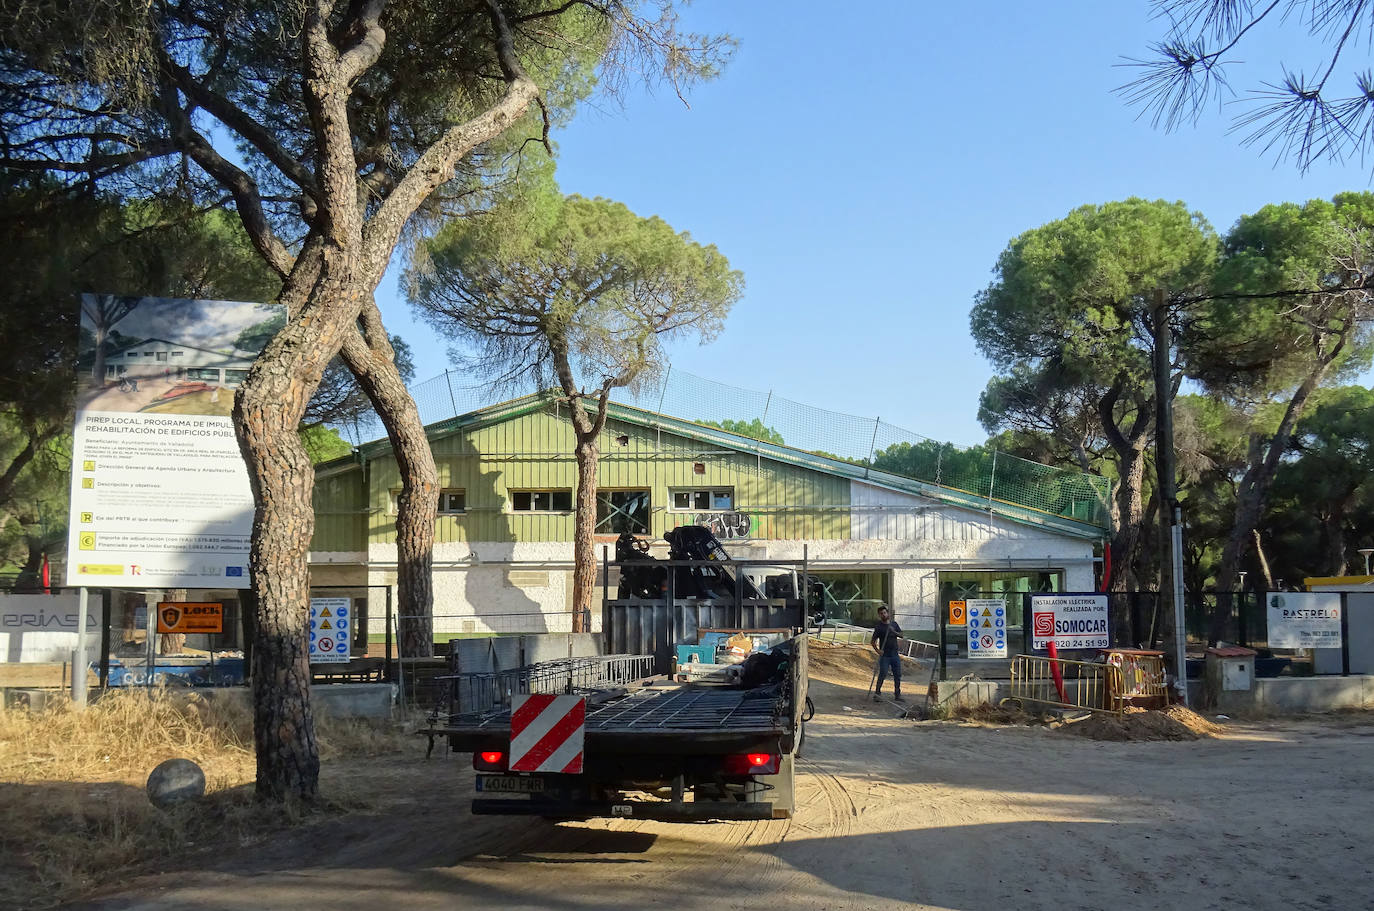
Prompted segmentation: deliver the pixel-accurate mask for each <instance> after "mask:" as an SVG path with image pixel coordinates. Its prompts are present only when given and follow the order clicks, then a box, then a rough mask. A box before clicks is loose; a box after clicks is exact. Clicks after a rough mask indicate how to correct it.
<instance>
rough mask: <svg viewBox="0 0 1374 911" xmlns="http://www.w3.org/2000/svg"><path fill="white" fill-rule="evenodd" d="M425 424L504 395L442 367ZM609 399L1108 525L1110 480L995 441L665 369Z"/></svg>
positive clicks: (371, 433)
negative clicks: (933, 434)
mask: <svg viewBox="0 0 1374 911" xmlns="http://www.w3.org/2000/svg"><path fill="white" fill-rule="evenodd" d="M411 394H412V396H413V397H414V398H415V403H416V405H417V407H418V408H419V410H420V417H421V419H422V420H423V421H424V422H425V423H426V424H433V423H437V422H439V421H444V420H448V419H450V418H454V417H457V416H459V415H462V414H466V413H468V412H471V411H476V410H478V409H480V408H482V407H484V406H485V405H489V404H492V403H493V402H494V401H495V400H496V399H497V398H498V396H497V395H496V394H495V393H493V392H492V390H491V387H489V386H484V385H462V384H460V383H459V382H458V375H457V374H455V373H452V372H448V371H446V372H445V373H443V374H441V375H440V376H437V377H435V378H433V379H431V380H427V381H425V382H423V383H419V384H417V385H416V386H414V387H413V388H412V389H411ZM612 399H613V400H614V401H615V402H617V403H619V404H622V405H629V406H631V407H634V408H639V409H642V410H644V411H649V412H655V413H660V414H664V415H669V416H672V417H674V418H678V419H682V420H688V421H695V422H698V423H712V424H718V425H719V424H724V425H725V427H726V429H728V430H731V431H732V432H735V433H738V434H740V435H742V436H744V437H747V438H750V439H757V440H761V441H763V442H768V443H780V444H782V445H786V446H788V447H791V448H793V449H799V450H802V451H804V452H808V453H813V454H816V455H821V456H826V457H829V458H833V459H838V460H840V461H844V462H848V463H850V464H852V465H856V466H859V467H862V468H864V469H865V470H866V471H872V472H885V473H887V474H891V475H896V476H899V477H903V478H910V479H913V480H916V481H921V482H923V483H925V484H933V485H937V486H939V487H943V488H946V489H948V490H951V491H955V492H957V493H959V494H963V495H966V496H967V497H969V498H972V499H973V500H977V501H982V503H983V504H985V505H987V506H988V507H990V508H991V507H994V506H996V505H1001V506H1006V507H1012V508H1021V509H1028V510H1033V511H1035V512H1041V513H1047V514H1050V515H1054V516H1060V517H1062V518H1066V519H1073V520H1076V521H1079V522H1084V523H1087V524H1089V525H1097V526H1101V527H1104V528H1105V527H1106V526H1107V505H1108V498H1109V497H1110V495H1111V482H1110V481H1108V480H1107V479H1106V478H1103V477H1100V476H1098V475H1092V474H1086V473H1084V472H1080V471H1075V470H1071V469H1065V468H1057V467H1054V466H1050V465H1041V464H1039V463H1037V462H1031V461H1028V460H1026V459H1022V458H1018V457H1016V456H1013V455H1009V454H1007V453H1005V452H1000V451H998V450H996V449H993V448H991V447H989V446H984V445H979V446H957V445H955V444H953V443H946V442H940V441H939V440H935V439H932V438H930V437H927V436H923V435H921V434H919V433H915V432H913V431H910V430H906V429H905V428H902V427H898V426H896V425H893V424H888V423H886V422H884V421H882V420H881V419H878V418H864V417H859V416H856V415H851V414H844V413H842V412H837V411H828V410H826V409H823V408H816V407H813V406H811V405H805V404H802V403H800V402H794V401H791V400H790V399H786V398H783V397H782V396H779V395H776V394H774V393H773V392H759V391H757V390H752V389H745V388H743V387H740V386H733V385H730V384H728V383H721V382H718V381H716V380H710V379H706V378H704V377H699V376H695V375H693V374H690V373H686V372H684V371H680V370H669V371H668V372H667V373H665V374H664V375H663V376H662V377H657V378H653V379H651V380H649V381H646V382H643V383H641V384H640V385H639V386H638V387H636V388H634V389H617V390H616V391H615V392H614V393H613V394H612ZM343 429H344V431H345V434H346V435H347V436H350V437H351V438H352V439H353V442H355V443H361V442H363V441H365V440H373V439H378V438H380V437H381V436H383V435H384V433H385V431H384V430H383V428H382V426H381V424H380V423H379V422H378V421H376V420H375V418H374V419H373V420H372V421H371V422H366V423H365V422H359V423H357V424H354V425H351V426H349V427H346V428H343Z"/></svg>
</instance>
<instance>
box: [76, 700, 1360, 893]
mask: <svg viewBox="0 0 1374 911" xmlns="http://www.w3.org/2000/svg"><path fill="white" fill-rule="evenodd" d="M813 695H815V697H816V701H817V703H818V713H817V716H816V718H815V719H814V720H813V721H812V722H811V724H810V725H809V727H808V732H807V746H806V756H805V759H804V762H803V764H802V769H803V772H804V774H803V775H802V776H801V778H800V781H799V789H800V793H799V795H798V797H799V803H800V807H799V811H798V813H797V816H796V818H795V819H793V820H789V821H780V822H760V823H712V824H700V825H680V824H678V825H672V824H658V823H650V822H635V821H628V820H626V821H619V820H617V821H605V822H592V823H564V824H561V825H551V824H549V823H545V822H542V821H535V820H525V819H507V818H474V817H472V816H470V815H469V813H468V811H467V801H468V799H469V798H470V795H471V776H472V772H471V770H470V769H469V768H468V767H467V763H466V762H465V761H460V760H458V759H453V758H449V759H447V760H445V759H439V758H437V757H436V759H434V760H431V761H429V762H426V761H424V760H423V759H419V758H415V759H408V758H407V759H402V760H400V761H398V762H394V763H391V768H390V769H389V770H388V772H387V774H386V775H385V776H384V777H383V778H382V779H381V784H379V789H380V791H381V794H380V799H379V806H380V809H379V811H378V812H377V813H376V814H375V815H372V816H368V817H357V816H353V817H349V818H346V819H343V820H336V821H332V822H328V823H324V824H321V825H318V826H315V827H312V828H309V829H306V830H296V831H294V832H291V833H289V834H287V835H285V836H282V837H280V838H277V839H274V840H272V841H269V842H268V843H266V844H265V845H257V846H253V847H251V848H244V849H239V848H237V847H236V846H232V845H231V846H225V847H224V850H223V851H222V852H217V855H216V857H217V859H216V860H214V862H213V864H212V865H211V866H209V867H208V868H207V869H203V870H201V871H199V872H193V873H187V872H179V873H171V874H163V875H161V876H156V877H151V878H144V879H141V880H137V881H134V882H131V883H129V884H128V886H127V888H128V891H127V892H125V893H123V894H121V895H118V896H111V897H109V898H107V899H105V900H103V901H101V902H99V903H95V904H89V905H85V906H83V907H89V908H100V909H105V911H111V909H126V908H128V909H133V908H137V909H195V908H204V909H211V908H214V909H245V911H246V909H253V911H259V909H264V908H268V909H271V908H287V907H294V908H327V909H333V911H350V909H359V911H379V909H380V911H388V909H390V908H407V909H430V908H433V909H439V908H444V909H448V908H453V907H472V908H482V909H486V908H500V909H523V908H554V909H570V911H571V909H590V908H607V907H651V906H654V907H657V906H661V907H665V908H674V909H679V911H681V909H711V911H720V909H725V908H748V909H761V908H783V907H786V908H795V909H802V911H819V909H842V908H897V907H903V908H913V907H914V908H941V909H961V911H1005V909H1010V908H1015V909H1018V911H1019V909H1040V908H1045V909H1071V908H1091V909H1102V908H1112V909H1121V911H1131V909H1142V911H1143V909H1150V911H1154V909H1159V908H1174V907H1187V908H1190V909H1208V908H1247V909H1254V908H1291V909H1322V911H1326V909H1352V908H1371V907H1374V848H1372V847H1371V844H1370V842H1369V840H1368V832H1369V821H1370V819H1371V818H1374V797H1371V794H1374V791H1372V790H1371V788H1370V778H1371V774H1374V718H1369V717H1368V716H1345V717H1338V718H1333V719H1328V720H1320V721H1312V720H1305V721H1296V722H1283V723H1278V722H1273V723H1264V724H1258V725H1237V726H1233V727H1232V728H1231V729H1230V733H1228V735H1227V736H1226V737H1225V738H1222V739H1216V740H1202V741H1197V742H1193V743H1096V742H1092V741H1087V740H1082V739H1079V738H1076V737H1068V736H1064V735H1063V734H1062V733H1060V732H1056V731H1050V730H1046V729H1043V728H984V727H972V726H959V725H952V724H935V723H921V724H916V723H913V722H909V721H900V720H896V719H894V718H891V717H889V710H888V709H887V708H886V707H884V706H875V705H873V704H872V703H866V702H864V701H862V693H861V692H860V690H859V689H858V688H852V689H847V688H845V687H843V686H839V685H835V684H827V683H821V682H816V683H813ZM846 707H848V708H846ZM464 759H465V757H464ZM326 784H327V780H326Z"/></svg>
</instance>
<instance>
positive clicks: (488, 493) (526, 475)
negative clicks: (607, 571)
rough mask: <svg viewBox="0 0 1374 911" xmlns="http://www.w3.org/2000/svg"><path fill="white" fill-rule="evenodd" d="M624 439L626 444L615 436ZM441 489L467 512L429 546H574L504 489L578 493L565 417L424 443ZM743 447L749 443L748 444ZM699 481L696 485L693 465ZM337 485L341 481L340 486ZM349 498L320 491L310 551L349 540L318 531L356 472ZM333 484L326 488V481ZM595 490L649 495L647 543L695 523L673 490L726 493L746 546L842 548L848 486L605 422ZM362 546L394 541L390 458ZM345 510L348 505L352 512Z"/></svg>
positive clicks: (564, 527) (538, 417)
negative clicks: (746, 523)
mask: <svg viewBox="0 0 1374 911" xmlns="http://www.w3.org/2000/svg"><path fill="white" fill-rule="evenodd" d="M622 436H623V437H624V438H626V439H625V444H624V445H622V444H621V443H620V442H619V440H618V439H617V438H618V437H622ZM430 442H431V445H432V447H433V449H434V460H435V463H436V465H437V467H438V470H439V484H440V486H441V487H446V488H462V489H464V490H465V491H466V499H467V512H466V514H464V515H461V516H440V517H439V520H438V523H437V525H436V528H435V541H436V542H437V543H446V542H451V541H571V540H572V537H573V516H572V513H570V512H569V513H556V514H529V515H525V514H519V513H512V512H511V510H510V495H509V492H510V491H511V490H521V489H525V490H531V489H533V490H544V489H565V490H571V489H572V488H574V487H575V484H576V478H577V463H576V461H575V460H574V459H573V455H572V451H573V434H572V428H571V426H570V425H569V424H568V420H567V416H566V412H565V413H564V415H563V416H561V417H560V416H558V415H556V414H554V413H553V411H552V409H548V410H542V411H536V412H532V413H528V414H525V415H522V416H519V417H515V418H511V419H509V420H505V421H500V422H497V423H493V424H490V425H487V426H484V427H483V426H478V427H473V428H468V429H465V430H461V431H457V432H452V433H447V434H443V435H436V436H434V437H432V438H431V441H430ZM745 445H747V443H745ZM698 464H699V465H701V466H702V468H703V473H701V474H697V473H696V471H695V468H694V466H695V465H698ZM343 477H344V476H342V475H341V476H340V480H342V478H343ZM347 477H348V478H349V480H350V483H353V484H356V485H357V491H352V492H348V493H345V492H344V491H342V490H341V489H339V487H341V486H342V485H338V486H336V485H333V484H317V487H316V509H317V511H318V513H317V514H318V515H319V517H320V518H318V519H317V526H316V537H315V545H314V546H313V548H312V549H315V550H323V549H334V550H348V549H362V548H361V547H359V548H350V547H342V546H337V547H336V546H330V547H325V546H321V545H325V544H330V545H332V544H336V543H338V542H341V541H345V540H352V539H349V538H347V537H346V533H345V532H344V530H343V529H342V528H337V529H336V527H335V525H334V524H333V523H330V524H328V525H326V524H324V523H323V522H322V521H321V520H322V519H323V518H325V517H326V516H334V515H339V516H340V518H342V514H343V513H346V511H347V509H348V507H347V506H346V505H344V504H345V501H348V500H349V497H350V496H353V497H354V498H355V499H357V500H359V501H361V493H360V491H361V489H362V487H363V484H364V479H363V474H362V472H361V471H357V472H352V473H350V474H348V475H347ZM330 480H331V481H332V480H333V478H331V479H330ZM598 483H599V485H600V487H601V488H602V489H607V490H609V489H615V488H620V489H637V490H643V489H648V490H649V491H650V494H649V497H650V505H651V516H652V519H651V522H652V528H651V530H652V533H653V535H654V536H655V537H661V536H662V535H663V533H664V531H666V530H667V529H669V528H672V527H675V526H677V525H681V524H686V523H691V522H693V521H694V520H695V513H681V512H672V511H670V510H669V509H668V507H669V506H670V505H671V500H670V497H669V494H668V491H669V489H670V488H707V487H717V488H723V487H730V488H733V489H734V492H735V511H736V512H741V513H745V514H747V515H749V516H750V520H751V528H750V533H749V537H750V538H773V539H794V540H795V539H818V538H831V539H835V538H841V539H842V538H848V537H849V509H848V506H849V481H848V480H847V479H845V478H840V477H835V476H832V475H828V474H825V473H823V472H818V471H810V470H807V469H804V468H798V467H794V466H790V465H784V464H780V463H777V462H770V461H769V460H768V459H766V458H765V459H762V460H759V459H756V457H755V456H753V455H749V454H746V453H740V452H735V451H731V450H726V449H723V448H721V447H719V446H715V445H713V444H710V443H701V442H697V441H696V440H692V439H689V438H686V437H683V436H678V435H673V434H669V433H667V432H664V433H662V434H659V433H658V432H656V431H654V430H652V429H650V428H646V427H642V426H639V425H636V424H628V423H620V422H616V421H614V420H612V421H609V422H607V427H606V432H605V433H604V434H603V436H602V441H601V462H600V468H599V477H598ZM367 487H368V495H367V503H366V506H365V509H366V519H365V522H366V533H367V541H368V542H371V543H389V542H391V541H392V540H394V536H395V524H394V523H395V515H394V514H392V512H391V505H390V500H391V492H392V491H393V490H399V489H400V477H399V475H398V473H397V469H396V462H395V459H393V458H392V457H390V456H389V455H385V456H380V457H377V458H375V459H373V460H372V461H371V462H370V463H369V465H368V480H367ZM350 502H351V501H350Z"/></svg>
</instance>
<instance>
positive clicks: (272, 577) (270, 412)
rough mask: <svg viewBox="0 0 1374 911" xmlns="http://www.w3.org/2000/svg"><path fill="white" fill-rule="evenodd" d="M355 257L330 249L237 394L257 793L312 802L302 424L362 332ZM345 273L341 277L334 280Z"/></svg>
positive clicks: (307, 494)
mask: <svg viewBox="0 0 1374 911" xmlns="http://www.w3.org/2000/svg"><path fill="white" fill-rule="evenodd" d="M355 271H356V261H355V259H354V258H353V257H352V256H351V255H349V254H348V253H347V252H346V251H344V250H342V249H340V248H339V247H338V246H334V247H331V248H329V249H327V250H325V251H324V253H323V263H322V267H321V272H322V274H323V277H322V278H321V280H319V281H317V282H315V283H313V285H312V288H311V293H310V299H309V301H308V302H307V303H306V305H305V307H304V308H302V309H301V311H300V312H299V313H296V312H294V309H293V318H292V319H291V320H289V321H288V322H287V324H286V326H285V327H284V328H283V329H282V330H281V331H280V332H279V333H277V335H276V336H275V337H273V339H272V340H271V341H270V342H269V343H268V344H267V347H266V348H265V349H264V351H263V353H262V355H261V356H259V358H258V359H257V360H256V361H255V362H254V364H253V367H252V369H251V370H249V373H248V377H247V378H246V379H245V380H244V383H243V385H242V386H241V387H239V391H238V394H237V396H236V397H235V401H234V418H235V420H234V425H235V429H236V430H237V432H238V437H239V448H240V449H241V451H242V452H243V456H244V461H245V462H246V463H247V466H248V478H249V481H250V483H251V485H252V488H253V499H254V502H255V504H256V511H255V514H254V524H253V540H252V548H251V552H250V555H249V568H250V570H251V572H252V578H253V589H254V591H255V592H256V593H257V599H258V610H257V617H256V622H255V624H254V629H253V634H254V635H253V649H252V654H253V666H252V682H253V741H254V746H255V751H256V755H257V795H258V797H259V798H262V799H271V800H275V801H283V800H287V799H300V800H306V801H309V800H313V799H314V798H315V797H316V796H318V793H319V772H320V760H319V747H318V744H317V743H316V740H315V724H314V716H313V713H312V711H311V706H310V663H309V649H308V647H307V639H306V635H307V632H308V628H309V618H308V613H309V603H310V567H309V551H310V540H311V537H312V535H313V534H314V529H315V513H314V509H313V504H312V502H311V494H312V493H313V490H314V486H315V469H314V465H313V464H312V463H311V460H310V456H309V454H308V453H306V451H305V448H304V447H303V446H302V445H301V442H300V437H299V436H298V434H297V432H296V429H297V427H299V426H300V420H301V416H302V415H303V414H304V413H305V407H306V403H307V402H308V401H309V397H310V396H311V395H312V394H313V393H314V391H315V389H316V388H317V387H318V386H319V383H320V378H321V376H323V374H324V368H325V366H326V365H327V364H328V362H329V360H330V358H332V357H333V356H334V355H335V354H336V353H337V352H338V351H339V349H340V348H341V347H342V345H343V342H344V339H345V337H346V335H347V334H348V333H351V332H353V331H354V329H353V327H354V325H355V323H356V321H357V318H358V314H359V310H360V309H361V306H362V302H363V299H364V295H365V294H366V293H367V292H365V291H364V290H362V288H360V286H359V285H360V283H359V281H358V279H357V278H356V276H355V274H354V273H355ZM334 276H338V277H334Z"/></svg>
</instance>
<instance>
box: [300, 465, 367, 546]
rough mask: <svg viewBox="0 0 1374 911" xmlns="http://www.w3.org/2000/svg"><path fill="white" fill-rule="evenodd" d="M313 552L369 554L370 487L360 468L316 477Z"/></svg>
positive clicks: (326, 472)
mask: <svg viewBox="0 0 1374 911" xmlns="http://www.w3.org/2000/svg"><path fill="white" fill-rule="evenodd" d="M312 502H313V503H314V507H315V536H314V537H313V538H312V539H311V541H310V549H311V550H312V551H348V552H353V553H356V552H359V551H364V550H367V506H368V503H367V485H366V483H365V480H364V474H363V469H362V466H361V465H353V466H349V467H347V468H342V469H340V468H331V469H329V470H327V471H325V472H322V473H320V474H317V475H316V477H315V492H314V495H313V497H312Z"/></svg>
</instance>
